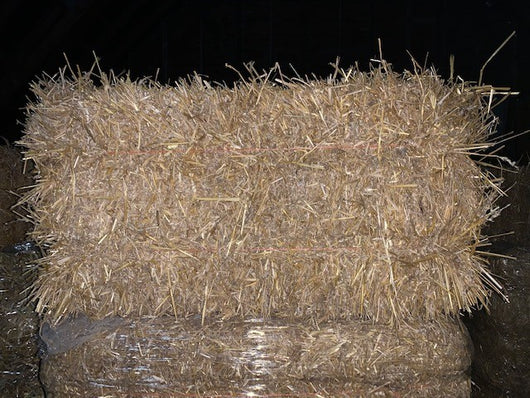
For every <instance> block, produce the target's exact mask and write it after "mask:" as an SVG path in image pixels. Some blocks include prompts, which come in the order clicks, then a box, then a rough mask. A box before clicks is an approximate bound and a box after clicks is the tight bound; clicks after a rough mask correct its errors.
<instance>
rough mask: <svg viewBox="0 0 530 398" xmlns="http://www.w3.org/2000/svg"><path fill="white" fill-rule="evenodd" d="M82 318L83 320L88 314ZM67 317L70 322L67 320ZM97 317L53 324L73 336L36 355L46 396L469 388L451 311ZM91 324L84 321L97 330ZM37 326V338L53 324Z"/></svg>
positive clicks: (457, 391)
mask: <svg viewBox="0 0 530 398" xmlns="http://www.w3.org/2000/svg"><path fill="white" fill-rule="evenodd" d="M81 319H82V323H83V324H84V325H85V326H86V319H87V318H81ZM68 322H70V323H71V325H72V328H75V322H76V321H75V320H70V321H68ZM94 322H101V321H94ZM104 322H105V324H106V325H111V327H110V328H107V329H106V330H105V331H104V332H103V331H102V330H103V329H101V330H99V333H95V334H93V335H92V336H88V334H84V335H83V333H79V331H78V332H76V333H71V331H70V332H69V331H68V330H67V329H68V328H70V326H68V327H66V328H65V326H64V325H63V326H61V325H59V326H57V327H56V328H59V329H57V330H59V332H58V334H64V335H65V336H72V335H74V334H76V335H79V336H82V339H81V340H80V344H79V345H77V346H76V345H75V344H70V347H73V348H70V349H69V350H67V351H65V352H61V350H60V349H57V347H55V349H54V350H53V351H51V352H57V353H56V354H52V353H50V352H49V353H48V355H47V357H46V358H44V359H43V361H42V369H41V380H42V382H43V384H44V386H45V389H46V391H47V392H48V394H49V396H109V397H110V396H112V397H114V396H115V397H121V396H186V397H188V396H230V397H231V396H271V395H274V396H400V397H401V396H403V397H404V396H407V397H414V396H418V397H419V396H432V397H438V396H439V397H447V396H451V397H468V396H469V394H470V379H469V376H468V375H467V371H468V369H469V367H470V363H471V343H470V340H469V336H468V334H467V331H466V330H465V328H463V326H462V325H461V323H460V321H459V320H441V321H436V322H416V321H415V322H412V323H408V324H403V325H402V326H401V327H400V328H399V329H395V328H391V327H389V326H388V325H377V324H373V323H371V322H367V321H360V320H359V321H348V322H341V323H325V324H321V325H316V324H314V323H310V322H298V323H297V322H292V321H289V322H288V321H285V320H278V319H277V320H268V321H263V320H257V319H253V320H248V321H245V322H243V321H227V320H224V321H210V322H206V323H204V324H203V325H201V321H200V319H195V320H187V321H175V319H174V318H156V319H154V318H142V319H138V320H134V321H130V320H129V321H125V320H123V322H121V323H117V322H115V321H112V322H108V321H104ZM94 325H95V324H93V325H92V326H91V327H90V329H91V330H98V328H97V327H96V326H94ZM44 327H45V328H44ZM61 328H62V329H61ZM44 329H46V330H47V331H46V335H45V336H43V340H44V341H45V342H46V339H47V336H49V335H50V331H52V330H53V328H51V327H50V326H49V325H47V324H44V325H43V329H42V330H44ZM42 330H41V334H42V333H43V332H42ZM56 337H57V336H56ZM56 340H59V339H56Z"/></svg>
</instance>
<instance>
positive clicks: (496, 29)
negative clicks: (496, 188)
mask: <svg viewBox="0 0 530 398" xmlns="http://www.w3.org/2000/svg"><path fill="white" fill-rule="evenodd" d="M528 3H530V2H526V1H510V0H506V1H503V0H470V1H466V0H461V1H453V0H445V1H444V0H440V1H433V2H429V1H425V0H422V1H419V0H400V1H377V0H375V1H368V0H365V1H360V0H351V1H348V0H328V1H324V0H320V1H317V0H297V1H296V0H255V1H252V0H246V1H245V0H232V1H229V0H217V1H214V0H194V1H191V0H180V1H179V0H175V1H155V0H130V1H127V2H122V1H98V0H50V1H39V2H29V1H20V0H4V1H3V2H2V4H1V6H0V7H1V8H0V29H1V34H0V40H1V42H0V44H1V45H0V54H1V60H2V61H1V69H0V93H1V95H0V97H1V98H0V101H1V102H0V105H1V106H0V109H1V122H2V123H1V125H0V126H1V127H0V128H1V130H0V136H3V137H5V138H6V139H8V140H9V141H14V140H16V139H18V138H19V137H20V134H21V131H22V126H21V122H23V120H24V113H23V111H22V108H23V107H24V106H25V104H26V102H27V99H28V97H30V98H31V96H30V92H29V83H30V82H31V81H33V80H35V79H36V78H37V77H39V76H41V75H42V73H43V72H46V73H48V74H50V75H53V74H54V73H56V72H57V71H58V69H59V68H60V67H62V66H64V65H65V63H66V61H65V58H64V55H63V54H66V56H67V57H68V60H69V62H70V64H71V65H72V66H74V67H75V65H79V67H80V69H81V70H88V69H90V67H91V66H92V64H93V62H94V56H93V52H95V53H96V55H97V56H98V57H99V58H100V65H101V68H102V69H103V70H109V69H113V70H114V72H116V73H120V72H128V71H130V74H131V76H132V77H133V78H136V77H143V76H155V75H156V76H157V78H158V80H159V81H161V82H163V83H172V82H173V81H175V80H177V79H179V78H181V77H185V76H187V75H188V74H191V73H193V72H194V71H196V72H198V73H200V74H203V75H206V76H207V77H208V78H209V79H210V80H214V81H225V82H227V83H230V82H231V81H233V80H235V79H237V75H236V74H235V73H234V72H233V71H231V70H229V69H227V68H226V67H225V64H226V63H228V64H230V65H232V66H234V67H236V68H238V69H240V70H242V69H243V63H244V62H248V61H254V62H255V64H256V66H257V68H258V69H264V68H268V67H270V66H272V65H274V63H276V62H278V63H280V65H281V66H282V69H283V70H284V72H286V74H290V69H289V64H292V65H293V66H294V67H295V69H296V70H297V72H298V73H300V74H302V75H303V74H311V73H314V74H316V75H317V76H326V75H328V74H329V73H330V72H331V71H332V68H331V67H330V66H329V63H330V62H333V61H334V60H335V59H336V57H338V56H339V57H340V58H341V65H342V66H343V67H347V66H349V65H351V64H354V63H355V62H357V63H358V64H359V66H360V68H361V69H362V70H368V66H369V60H370V59H371V58H378V54H379V48H378V42H377V40H378V38H380V39H381V41H382V51H383V57H384V58H385V59H386V60H387V61H388V62H390V63H392V65H393V67H394V70H396V71H399V72H401V71H402V70H403V69H412V63H411V60H410V56H409V55H408V53H407V51H408V52H410V54H412V55H413V56H414V58H415V59H416V60H417V61H418V62H419V63H420V64H422V65H423V64H426V65H427V66H434V67H435V68H436V69H437V71H438V73H439V74H440V75H441V76H442V77H443V78H449V57H450V55H451V54H453V55H454V56H455V73H456V74H457V75H460V76H461V77H462V78H463V79H465V80H467V81H477V80H478V77H479V72H480V69H481V67H482V65H483V64H484V62H485V61H486V60H487V59H488V58H489V57H490V55H492V54H493V52H494V51H495V50H496V49H497V48H498V47H499V45H500V44H501V43H502V42H503V41H504V40H505V39H506V38H507V37H508V36H509V35H510V34H511V33H512V32H513V31H516V36H514V37H513V38H512V39H511V40H510V41H509V42H508V43H507V44H506V46H505V47H503V49H502V50H501V51H500V52H499V53H498V54H497V55H496V57H495V58H494V59H493V60H492V61H491V62H490V63H489V64H488V66H487V67H486V69H485V72H484V79H483V82H484V83H486V84H492V85H495V86H509V87H511V88H512V89H513V90H515V91H519V92H520V94H519V95H518V96H517V97H513V98H511V99H510V100H509V101H507V102H505V103H504V105H503V106H501V107H499V108H498V109H497V112H498V115H499V117H500V118H501V125H500V127H499V131H500V132H503V133H506V132H510V131H513V132H516V133H519V132H523V131H524V130H527V129H530V55H529V48H528V47H529V42H530V40H529V39H530V28H529V25H530V21H529V15H528V14H529V13H530V5H529V4H528ZM17 121H18V122H17ZM529 136H530V134H527V135H523V136H521V137H519V138H516V139H513V140H511V141H510V142H508V147H507V149H506V150H505V154H507V155H508V156H510V157H512V158H513V159H515V160H520V161H521V162H525V163H526V162H527V161H528V156H529V153H530V137H529Z"/></svg>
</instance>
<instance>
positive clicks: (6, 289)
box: [0, 253, 42, 397]
mask: <svg viewBox="0 0 530 398" xmlns="http://www.w3.org/2000/svg"><path fill="white" fill-rule="evenodd" d="M32 258H34V255H28V256H15V255H12V254H11V255H10V254H5V253H0V275H1V277H0V330H1V331H2V332H1V335H0V336H1V344H0V391H1V392H2V396H4V397H32V396H42V388H41V386H40V383H39V380H38V369H39V360H38V357H37V338H36V337H37V333H38V324H39V319H38V316H37V314H36V313H35V312H34V311H33V307H34V306H33V305H28V288H29V287H30V286H31V284H32V283H33V281H34V279H35V277H36V271H35V269H33V268H32V267H31V266H28V265H27V264H26V262H27V261H28V260H30V259H32Z"/></svg>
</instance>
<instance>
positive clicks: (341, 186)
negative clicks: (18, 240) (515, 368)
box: [22, 69, 497, 320]
mask: <svg viewBox="0 0 530 398" xmlns="http://www.w3.org/2000/svg"><path fill="white" fill-rule="evenodd" d="M33 90H34V92H35V94H36V95H37V97H38V98H39V101H38V102H37V103H35V104H33V105H31V106H30V107H29V113H28V115H29V116H28V120H27V123H26V135H25V137H24V138H23V140H22V144H23V145H25V146H26V147H27V148H28V150H27V154H26V156H27V157H28V158H31V159H33V160H34V161H35V163H36V164H37V167H38V170H39V173H40V174H39V179H38V184H37V187H36V188H35V190H34V191H33V192H32V193H30V194H28V195H27V196H26V201H27V202H28V203H30V204H32V205H33V206H34V209H35V218H36V219H37V220H38V222H37V224H36V227H35V231H34V232H33V236H34V237H35V238H36V239H37V240H40V241H49V242H51V250H50V252H49V255H48V256H47V257H45V258H44V259H43V260H42V261H41V268H42V272H41V274H40V278H39V281H38V283H37V284H36V289H35V296H36V298H37V299H38V301H39V303H38V309H39V311H40V312H45V311H47V312H48V315H49V316H51V317H52V318H54V319H55V320H58V319H60V318H61V317H62V316H63V315H64V314H67V313H72V312H78V311H82V312H86V313H87V314H89V315H91V316H94V317H104V316H107V315H109V314H118V315H131V314H133V315H155V316H157V315H162V314H172V315H175V316H177V317H180V316H186V315H188V314H197V313H199V314H202V316H208V315H210V314H221V315H222V316H224V317H226V318H229V317H232V316H235V315H237V316H241V317H249V316H251V317H262V316H265V317H267V316H275V315H282V316H313V317H315V318H317V319H351V318H354V317H357V316H358V315H362V316H368V317H372V318H374V319H378V320H389V319H403V318H406V317H410V316H419V317H424V318H432V317H437V316H439V315H440V314H441V313H447V314H449V313H456V312H458V311H459V310H460V309H462V308H464V309H467V308H469V306H470V305H472V304H474V303H475V302H477V301H482V300H484V299H485V297H486V296H487V290H486V288H485V287H484V285H483V282H482V280H481V278H482V277H483V273H484V272H487V271H485V269H484V261H483V260H482V259H480V258H479V257H478V256H477V255H476V253H475V248H476V245H477V244H478V242H479V240H480V238H481V237H480V227H481V225H482V224H483V223H484V222H485V221H486V220H487V219H488V218H490V217H491V215H492V212H493V201H494V199H495V197H496V195H497V193H496V191H495V189H492V188H491V186H492V184H491V181H489V179H488V178H487V176H486V175H484V174H483V172H482V171H481V170H480V169H479V168H478V166H477V165H476V164H475V163H474V162H473V161H472V160H471V159H470V157H469V151H470V150H473V148H476V143H477V142H481V141H482V140H483V139H484V138H485V137H487V134H488V133H489V130H490V129H491V127H492V126H491V123H489V122H488V120H489V119H488V118H487V112H486V111H485V109H484V107H483V105H482V103H481V101H480V95H479V94H477V91H473V90H467V89H465V87H464V88H462V87H457V86H451V85H447V84H444V83H443V82H442V81H441V80H440V79H438V78H437V77H436V76H434V75H433V74H430V73H427V72H425V73H422V74H419V75H412V74H404V75H397V74H395V73H393V72H388V71H386V70H383V69H376V70H374V71H372V72H371V73H360V72H357V71H351V73H349V74H347V75H346V77H344V78H343V79H342V80H333V81H332V80H328V81H307V82H304V83H293V82H289V81H285V82H284V85H283V87H278V86H274V85H273V84H271V83H269V82H267V81H265V80H260V79H254V80H250V81H247V82H241V83H240V84H239V85H237V86H236V87H234V88H227V87H217V88H212V87H211V86H210V85H209V84H207V83H205V82H203V81H201V80H200V79H196V80H194V81H192V82H191V83H181V84H180V85H178V86H177V87H165V86H164V87H160V86H157V85H155V84H153V83H150V82H146V81H142V82H130V81H128V80H113V81H110V82H109V81H108V80H105V79H103V81H102V86H101V87H96V86H95V85H94V84H93V83H92V82H91V80H90V78H89V77H86V76H85V77H80V78H77V79H75V80H73V81H70V80H67V79H64V78H63V77H59V78H57V79H56V80H48V81H41V82H39V83H37V84H35V85H34V87H33Z"/></svg>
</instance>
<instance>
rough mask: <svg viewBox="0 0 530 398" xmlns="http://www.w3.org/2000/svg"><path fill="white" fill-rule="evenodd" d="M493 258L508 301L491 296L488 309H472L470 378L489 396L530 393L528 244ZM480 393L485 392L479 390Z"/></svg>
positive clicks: (529, 249) (529, 263)
mask: <svg viewBox="0 0 530 398" xmlns="http://www.w3.org/2000/svg"><path fill="white" fill-rule="evenodd" d="M503 254H504V255H506V256H508V257H507V258H498V259H496V260H494V261H492V266H491V267H492V271H493V272H495V274H496V275H499V277H500V279H501V280H502V281H503V284H504V286H505V288H506V292H507V295H508V297H509V298H510V301H509V302H506V301H504V300H502V299H501V298H500V297H497V296H494V297H492V300H491V302H490V306H489V311H487V312H486V311H485V310H482V311H474V312H473V313H472V316H471V317H470V318H469V319H467V322H466V323H467V327H468V329H469V332H470V334H471V336H472V337H473V341H474V343H475V347H476V350H475V355H474V358H473V379H474V382H475V384H476V385H477V386H478V389H480V390H483V391H484V390H485V391H488V389H493V390H494V391H495V392H494V393H493V394H491V395H490V396H521V397H527V396H530V383H529V382H528V375H529V374H530V335H529V333H528V325H530V299H529V297H530V248H528V247H526V248H523V247H514V248H511V249H509V250H506V251H505V252H504V253H503ZM480 396H486V394H485V393H482V394H481V395H480Z"/></svg>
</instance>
